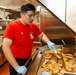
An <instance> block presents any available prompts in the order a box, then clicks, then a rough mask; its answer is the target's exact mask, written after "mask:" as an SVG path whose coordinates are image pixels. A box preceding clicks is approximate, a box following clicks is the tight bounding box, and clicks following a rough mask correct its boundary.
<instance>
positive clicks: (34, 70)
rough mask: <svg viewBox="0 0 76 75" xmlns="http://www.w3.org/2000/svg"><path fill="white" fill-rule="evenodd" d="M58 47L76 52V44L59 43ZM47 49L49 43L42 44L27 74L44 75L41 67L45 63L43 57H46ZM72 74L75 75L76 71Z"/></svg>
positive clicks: (65, 51) (64, 50)
mask: <svg viewBox="0 0 76 75" xmlns="http://www.w3.org/2000/svg"><path fill="white" fill-rule="evenodd" d="M57 48H58V49H60V50H61V51H62V52H64V53H76V45H73V46H71V45H68V46H62V45H57ZM47 49H48V47H47V45H46V46H42V47H40V48H39V49H38V52H37V54H36V56H35V58H34V59H33V61H32V62H31V64H30V66H29V68H28V70H27V73H26V74H25V75H42V71H41V68H40V67H41V65H42V63H43V60H44V59H43V57H44V55H45V51H46V50H47ZM69 73H70V72H69ZM71 73H72V72H71ZM71 73H70V74H67V73H65V74H63V75H71ZM72 75H75V73H74V74H72Z"/></svg>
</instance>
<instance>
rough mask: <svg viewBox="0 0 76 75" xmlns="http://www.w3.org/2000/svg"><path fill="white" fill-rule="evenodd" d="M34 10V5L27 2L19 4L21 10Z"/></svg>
mask: <svg viewBox="0 0 76 75" xmlns="http://www.w3.org/2000/svg"><path fill="white" fill-rule="evenodd" d="M30 10H32V11H35V10H36V9H35V6H34V5H33V4H30V3H27V4H24V5H22V6H21V12H27V11H30Z"/></svg>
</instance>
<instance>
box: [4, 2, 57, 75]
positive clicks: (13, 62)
mask: <svg viewBox="0 0 76 75" xmlns="http://www.w3.org/2000/svg"><path fill="white" fill-rule="evenodd" d="M20 15H21V18H20V19H19V20H15V21H12V22H11V23H9V24H8V25H7V27H6V30H5V32H4V36H3V37H4V38H3V52H4V54H5V56H6V58H7V60H8V62H9V64H10V75H17V73H20V74H22V75H24V74H25V73H26V71H27V67H25V66H24V64H25V62H26V61H27V60H28V58H30V56H31V53H32V45H33V40H34V36H37V37H39V39H41V40H42V41H43V42H45V43H47V45H48V47H49V48H50V49H51V50H52V51H56V45H55V44H54V43H52V42H51V41H50V40H49V39H48V38H47V36H46V35H45V34H44V33H43V32H42V31H41V30H40V29H39V28H38V26H37V25H36V24H35V23H33V19H34V16H35V7H34V5H32V4H30V3H27V4H24V5H22V6H21V13H20Z"/></svg>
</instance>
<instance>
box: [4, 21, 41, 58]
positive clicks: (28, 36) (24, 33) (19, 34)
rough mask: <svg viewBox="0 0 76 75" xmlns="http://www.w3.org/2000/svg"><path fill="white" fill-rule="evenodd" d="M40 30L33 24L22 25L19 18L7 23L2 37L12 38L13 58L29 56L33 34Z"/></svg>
mask: <svg viewBox="0 0 76 75" xmlns="http://www.w3.org/2000/svg"><path fill="white" fill-rule="evenodd" d="M41 33H42V31H41V30H40V29H39V28H38V27H37V26H36V25H35V24H34V23H32V24H30V25H29V26H25V25H23V24H22V23H21V22H20V21H19V20H15V21H13V22H11V23H9V24H8V25H7V27H6V30H5V32H4V38H9V39H11V40H13V43H12V45H11V50H12V53H13V55H14V57H15V58H22V59H25V58H29V57H30V56H31V52H32V45H33V40H34V36H39V35H40V34H41Z"/></svg>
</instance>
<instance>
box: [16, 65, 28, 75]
mask: <svg viewBox="0 0 76 75" xmlns="http://www.w3.org/2000/svg"><path fill="white" fill-rule="evenodd" d="M15 70H16V72H18V73H19V74H22V75H24V74H25V73H26V71H27V68H26V67H25V66H17V67H16V68H15Z"/></svg>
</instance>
